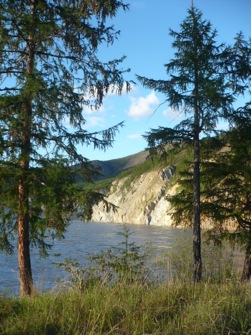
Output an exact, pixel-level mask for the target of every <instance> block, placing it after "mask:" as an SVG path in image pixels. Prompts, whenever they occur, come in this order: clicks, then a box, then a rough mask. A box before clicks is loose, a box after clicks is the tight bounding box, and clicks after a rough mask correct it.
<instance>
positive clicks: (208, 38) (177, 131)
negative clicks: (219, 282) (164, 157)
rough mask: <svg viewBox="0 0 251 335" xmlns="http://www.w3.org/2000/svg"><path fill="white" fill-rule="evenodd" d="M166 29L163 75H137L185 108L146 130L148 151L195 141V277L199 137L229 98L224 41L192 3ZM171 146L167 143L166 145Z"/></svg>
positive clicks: (197, 276)
mask: <svg viewBox="0 0 251 335" xmlns="http://www.w3.org/2000/svg"><path fill="white" fill-rule="evenodd" d="M180 28H181V29H180V32H175V31H173V30H170V35H171V36H172V37H173V39H174V42H173V44H172V47H173V49H174V50H175V53H174V58H173V59H172V60H171V61H170V62H169V63H167V64H166V65H165V68H166V72H167V75H168V76H169V78H168V79H167V80H154V79H147V78H144V77H141V76H138V79H139V80H140V82H142V83H143V85H144V86H146V87H148V88H151V89H154V90H156V91H158V92H161V93H163V94H164V95H165V96H166V97H167V99H166V102H168V104H169V106H171V107H173V108H175V109H177V110H179V111H181V110H183V111H184V114H185V116H186V118H185V120H184V121H182V122H180V123H179V124H178V125H177V126H176V127H174V128H168V127H159V128H158V129H152V130H151V131H150V132H149V133H147V134H146V139H147V141H148V145H149V148H150V151H151V152H152V153H153V154H154V153H159V152H162V153H165V150H166V144H167V143H174V144H179V143H185V142H188V143H192V144H193V152H194V159H193V177H192V178H193V196H192V198H193V253H194V281H195V282H198V281H200V280H201V276H202V259H201V223H200V140H201V135H202V134H204V135H210V133H213V132H215V128H216V124H217V120H218V119H219V117H221V116H223V115H225V114H226V112H227V110H228V109H229V108H230V106H231V103H232V101H233V96H232V95H229V93H228V89H229V87H228V83H227V81H226V77H225V75H224V70H223V67H222V63H223V61H222V58H223V56H222V53H223V50H224V45H217V44H216V41H215V39H216V35H217V33H216V31H215V30H213V29H212V26H211V24H210V22H208V21H205V20H204V19H203V18H202V13H201V12H200V11H199V10H198V9H196V8H195V7H194V6H193V5H192V6H191V8H190V9H189V10H188V16H187V17H186V19H185V20H184V21H183V22H182V24H181V26H180ZM169 147H170V146H169Z"/></svg>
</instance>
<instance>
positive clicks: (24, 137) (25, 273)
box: [18, 0, 35, 295]
mask: <svg viewBox="0 0 251 335" xmlns="http://www.w3.org/2000/svg"><path fill="white" fill-rule="evenodd" d="M30 15H31V17H33V19H34V15H35V1H34V0H31V1H30ZM34 33H35V20H33V27H32V26H31V28H30V34H29V40H28V42H27V61H26V74H27V77H26V85H25V86H26V95H25V99H24V105H23V110H22V112H21V116H22V120H23V129H22V134H21V142H22V145H21V152H20V169H21V176H20V180H19V187H18V265H19V278H20V294H21V295H31V294H32V291H33V280H32V272H31V260H30V227H29V225H30V218H29V216H30V215H29V214H30V213H29V198H30V188H29V182H30V181H29V179H28V175H29V170H30V155H31V127H32V100H33V96H32V91H31V90H30V87H31V86H32V85H33V70H34V61H35V37H34Z"/></svg>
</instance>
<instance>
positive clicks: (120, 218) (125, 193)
mask: <svg viewBox="0 0 251 335" xmlns="http://www.w3.org/2000/svg"><path fill="white" fill-rule="evenodd" d="M174 172H175V169H174V168H172V167H168V168H166V169H164V170H162V169H158V170H152V171H150V172H147V173H144V174H142V175H141V176H140V177H139V178H138V179H136V180H134V181H132V182H129V179H128V178H129V177H125V178H123V179H118V180H115V181H114V182H113V183H112V186H111V188H110V191H109V193H108V194H107V200H108V201H109V202H110V203H113V204H114V205H115V206H117V210H116V211H113V210H110V211H109V212H107V210H106V206H104V203H102V202H100V203H99V204H98V205H96V206H94V208H93V216H92V221H96V222H115V223H133V224H147V225H149V224H151V225H166V226H170V225H171V224H172V220H171V217H170V214H167V211H168V209H170V206H169V203H168V201H167V200H166V199H165V196H166V195H167V194H172V193H173V192H174V187H173V188H172V187H170V178H171V176H172V175H173V174H174Z"/></svg>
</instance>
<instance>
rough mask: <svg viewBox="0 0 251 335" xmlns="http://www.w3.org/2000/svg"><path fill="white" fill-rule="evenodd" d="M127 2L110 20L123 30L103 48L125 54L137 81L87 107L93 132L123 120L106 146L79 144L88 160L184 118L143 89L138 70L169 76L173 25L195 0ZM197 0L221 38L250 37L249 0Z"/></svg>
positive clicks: (131, 148) (125, 150)
mask: <svg viewBox="0 0 251 335" xmlns="http://www.w3.org/2000/svg"><path fill="white" fill-rule="evenodd" d="M124 2H126V1H124ZM127 3H129V4H130V9H129V11H126V12H123V11H120V12H118V14H117V16H116V18H114V19H113V21H112V23H113V24H114V26H115V28H116V29H117V30H120V31H121V33H120V37H119V39H118V40H117V41H116V42H115V43H114V45H113V46H112V47H110V48H105V49H104V50H102V56H103V57H107V59H114V58H120V57H121V56H123V55H125V56H126V57H127V58H126V60H125V61H124V63H123V68H125V69H126V68H130V69H131V71H130V72H129V73H128V74H126V77H125V78H126V79H128V80H133V81H135V82H136V85H134V86H133V87H132V90H131V92H130V93H127V94H125V93H123V94H122V95H120V96H116V95H114V94H108V95H107V97H106V98H105V100H104V104H103V106H102V107H101V108H100V110H98V111H90V110H87V111H84V114H85V118H86V120H87V124H86V129H87V130H88V131H89V132H94V131H101V130H103V129H106V128H108V127H111V126H113V125H115V124H117V123H119V122H121V121H124V122H125V126H124V128H122V129H121V130H120V132H119V133H118V134H117V136H116V139H115V142H114V144H113V147H112V148H109V149H107V150H106V151H105V152H104V151H100V150H93V148H92V147H80V148H79V151H80V152H81V153H82V154H83V155H84V156H85V157H86V158H88V159H90V160H94V159H98V160H109V159H114V158H120V157H124V156H128V155H131V154H134V153H137V152H139V151H141V150H144V149H145V148H146V146H147V143H146V141H145V140H144V139H143V138H142V135H144V134H145V133H146V132H148V131H149V130H150V129H151V128H157V127H158V126H168V127H172V126H174V125H175V124H176V123H177V122H178V121H179V120H180V118H181V115H180V113H177V112H174V111H172V110H171V109H170V108H169V107H168V105H167V104H163V105H161V106H160V107H159V108H158V109H157V107H158V106H159V105H160V104H161V103H162V102H163V100H164V97H163V96H161V95H160V94H158V93H156V92H153V91H151V90H148V89H144V88H143V87H142V86H141V84H140V83H138V82H137V81H136V78H135V75H136V74H138V75H141V76H144V77H147V78H153V79H166V78H167V77H166V73H165V68H164V64H166V63H168V62H169V60H170V59H171V58H172V56H173V51H172V48H171V43H172V41H173V40H172V38H171V37H170V36H169V29H170V28H171V29H172V30H175V31H179V26H180V24H181V23H182V21H183V20H184V19H185V17H186V16H187V10H188V8H189V7H190V5H191V0H128V1H127ZM194 5H195V7H197V8H198V9H199V10H201V11H202V13H203V17H204V19H206V20H209V21H210V22H211V23H212V26H213V28H215V29H216V30H217V31H218V39H219V42H226V43H233V39H234V37H235V36H236V34H237V33H238V32H240V31H243V33H244V35H245V37H246V38H249V37H251V20H250V14H251V1H250V0H194ZM156 109H157V110H156Z"/></svg>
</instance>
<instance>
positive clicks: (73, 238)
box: [0, 220, 192, 295]
mask: <svg viewBox="0 0 251 335" xmlns="http://www.w3.org/2000/svg"><path fill="white" fill-rule="evenodd" d="M129 228H130V231H132V232H133V233H132V235H131V236H130V239H129V242H130V241H131V242H135V243H136V245H137V246H143V245H145V244H146V243H148V242H149V243H152V245H153V246H154V247H157V248H161V249H162V250H168V249H169V248H171V247H172V245H173V243H174V241H175V240H176V238H178V239H179V238H183V237H184V230H183V229H178V228H172V227H159V226H147V225H130V226H129ZM122 231H123V228H122V225H121V224H114V223H113V224H110V223H93V222H82V221H78V220H73V221H72V223H71V225H70V226H69V227H68V230H67V232H66V234H65V238H64V239H63V240H60V241H55V242H54V246H53V248H52V250H51V251H50V255H49V257H46V258H41V257H40V256H39V253H38V250H36V249H33V250H32V251H31V258H32V259H31V261H32V270H33V280H34V284H35V288H36V289H38V290H46V289H50V288H53V287H54V286H55V281H56V279H57V278H61V279H62V278H63V277H64V276H65V275H66V272H65V271H64V270H63V269H62V268H61V269H59V268H58V267H57V266H56V265H55V264H53V262H63V261H64V260H65V259H66V258H68V257H71V258H72V259H76V260H77V261H78V262H79V263H80V264H85V263H87V262H88V257H89V256H90V255H95V254H97V253H99V252H100V251H101V250H103V251H105V250H107V249H108V248H109V247H111V246H117V245H118V244H119V243H121V242H122V241H123V238H122V237H121V236H120V235H118V232H122ZM185 234H190V232H189V231H188V232H186V233H185ZM191 242H192V241H191ZM0 271H1V274H0V294H1V293H3V292H6V293H7V294H10V295H18V294H19V280H18V265H17V254H16V253H15V254H14V255H11V256H10V255H6V254H4V253H0Z"/></svg>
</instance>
